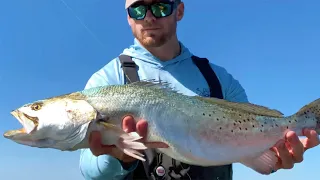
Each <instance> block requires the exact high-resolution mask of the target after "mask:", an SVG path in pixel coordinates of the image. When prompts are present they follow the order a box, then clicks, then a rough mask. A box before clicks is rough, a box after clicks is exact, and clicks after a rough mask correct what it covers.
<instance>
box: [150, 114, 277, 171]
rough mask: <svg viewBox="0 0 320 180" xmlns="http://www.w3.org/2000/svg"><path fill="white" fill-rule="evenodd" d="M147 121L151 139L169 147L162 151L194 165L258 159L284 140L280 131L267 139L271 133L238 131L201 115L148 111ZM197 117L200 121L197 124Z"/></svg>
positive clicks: (231, 126) (224, 123)
mask: <svg viewBox="0 0 320 180" xmlns="http://www.w3.org/2000/svg"><path fill="white" fill-rule="evenodd" d="M155 111H157V112H155ZM199 113H201V112H199ZM201 115H203V114H202V113H201ZM144 117H145V118H146V119H149V128H150V131H149V137H148V139H149V140H151V141H164V142H166V143H167V144H168V145H169V146H170V147H169V148H165V149H159V151H161V152H163V153H165V154H167V155H168V156H170V157H172V158H174V159H176V160H179V161H182V162H184V163H187V164H193V165H201V166H215V165H224V164H230V163H234V162H239V161H240V160H241V159H244V158H247V157H256V156H259V155H260V154H262V153H263V152H264V151H266V150H268V149H269V148H270V147H272V146H273V145H274V144H275V143H276V142H277V141H278V140H279V139H281V138H282V137H283V133H282V132H281V131H278V133H275V132H273V134H272V136H266V134H268V133H265V131H268V129H264V130H263V132H260V129H259V128H257V129H248V130H245V129H243V131H237V130H236V128H235V127H234V125H233V123H232V124H228V121H227V120H224V121H223V120H221V121H219V122H218V121H214V120H213V118H212V117H207V118H203V117H201V116H198V113H194V114H193V117H192V116H190V115H189V114H188V113H185V112H177V111H175V112H174V113H172V112H171V113H170V112H167V111H165V110H164V109H163V111H161V110H159V109H157V110H155V109H153V110H152V109H149V111H145V114H144ZM196 117H199V120H195V119H196ZM200 117H201V118H200ZM150 120H151V121H150ZM232 130H233V131H232Z"/></svg>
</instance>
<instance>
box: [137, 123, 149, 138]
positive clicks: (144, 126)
mask: <svg viewBox="0 0 320 180" xmlns="http://www.w3.org/2000/svg"><path fill="white" fill-rule="evenodd" d="M136 129H137V133H138V134H139V135H140V136H142V137H143V139H144V137H145V136H146V135H147V131H148V122H147V121H145V120H140V121H138V123H137V128H136Z"/></svg>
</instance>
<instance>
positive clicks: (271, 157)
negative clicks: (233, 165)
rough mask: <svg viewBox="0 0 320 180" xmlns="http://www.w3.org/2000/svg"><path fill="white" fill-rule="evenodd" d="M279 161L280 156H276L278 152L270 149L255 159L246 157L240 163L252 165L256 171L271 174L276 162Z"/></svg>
mask: <svg viewBox="0 0 320 180" xmlns="http://www.w3.org/2000/svg"><path fill="white" fill-rule="evenodd" d="M277 162H278V158H277V157H276V153H275V152H273V151H271V150H268V151H266V152H264V153H263V154H262V155H261V156H258V157H256V158H253V159H245V160H242V161H241V162H240V163H242V164H243V165H245V166H247V167H250V168H251V169H253V170H254V171H256V172H258V173H260V174H265V175H268V174H271V172H272V170H275V168H276V164H277Z"/></svg>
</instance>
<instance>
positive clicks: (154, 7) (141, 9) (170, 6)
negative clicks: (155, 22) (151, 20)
mask: <svg viewBox="0 0 320 180" xmlns="http://www.w3.org/2000/svg"><path fill="white" fill-rule="evenodd" d="M177 6H178V3H177V2H176V1H174V2H171V1H164V2H156V3H152V4H144V3H143V2H137V3H135V4H133V5H131V6H130V7H129V8H128V10H127V11H128V14H129V16H130V17H131V18H133V19H136V20H142V19H144V18H145V17H146V14H147V11H148V10H150V11H151V13H152V15H153V16H154V17H156V18H163V17H167V16H170V15H171V14H172V12H173V10H175V9H176V8H177Z"/></svg>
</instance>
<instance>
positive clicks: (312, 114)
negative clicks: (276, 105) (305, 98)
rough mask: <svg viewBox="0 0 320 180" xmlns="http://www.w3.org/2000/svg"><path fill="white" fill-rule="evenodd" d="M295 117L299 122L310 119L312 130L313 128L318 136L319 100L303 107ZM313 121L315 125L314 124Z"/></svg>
mask: <svg viewBox="0 0 320 180" xmlns="http://www.w3.org/2000/svg"><path fill="white" fill-rule="evenodd" d="M295 116H296V117H298V119H299V121H302V120H303V121H305V120H306V119H310V118H311V119H312V120H313V121H311V123H312V124H313V125H315V126H314V127H312V128H315V130H316V132H317V133H318V135H320V98H319V99H316V100H314V101H312V102H311V103H308V104H306V105H305V106H303V107H302V108H301V109H300V110H299V111H298V112H297V113H296V114H295ZM314 121H315V122H316V123H314Z"/></svg>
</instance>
